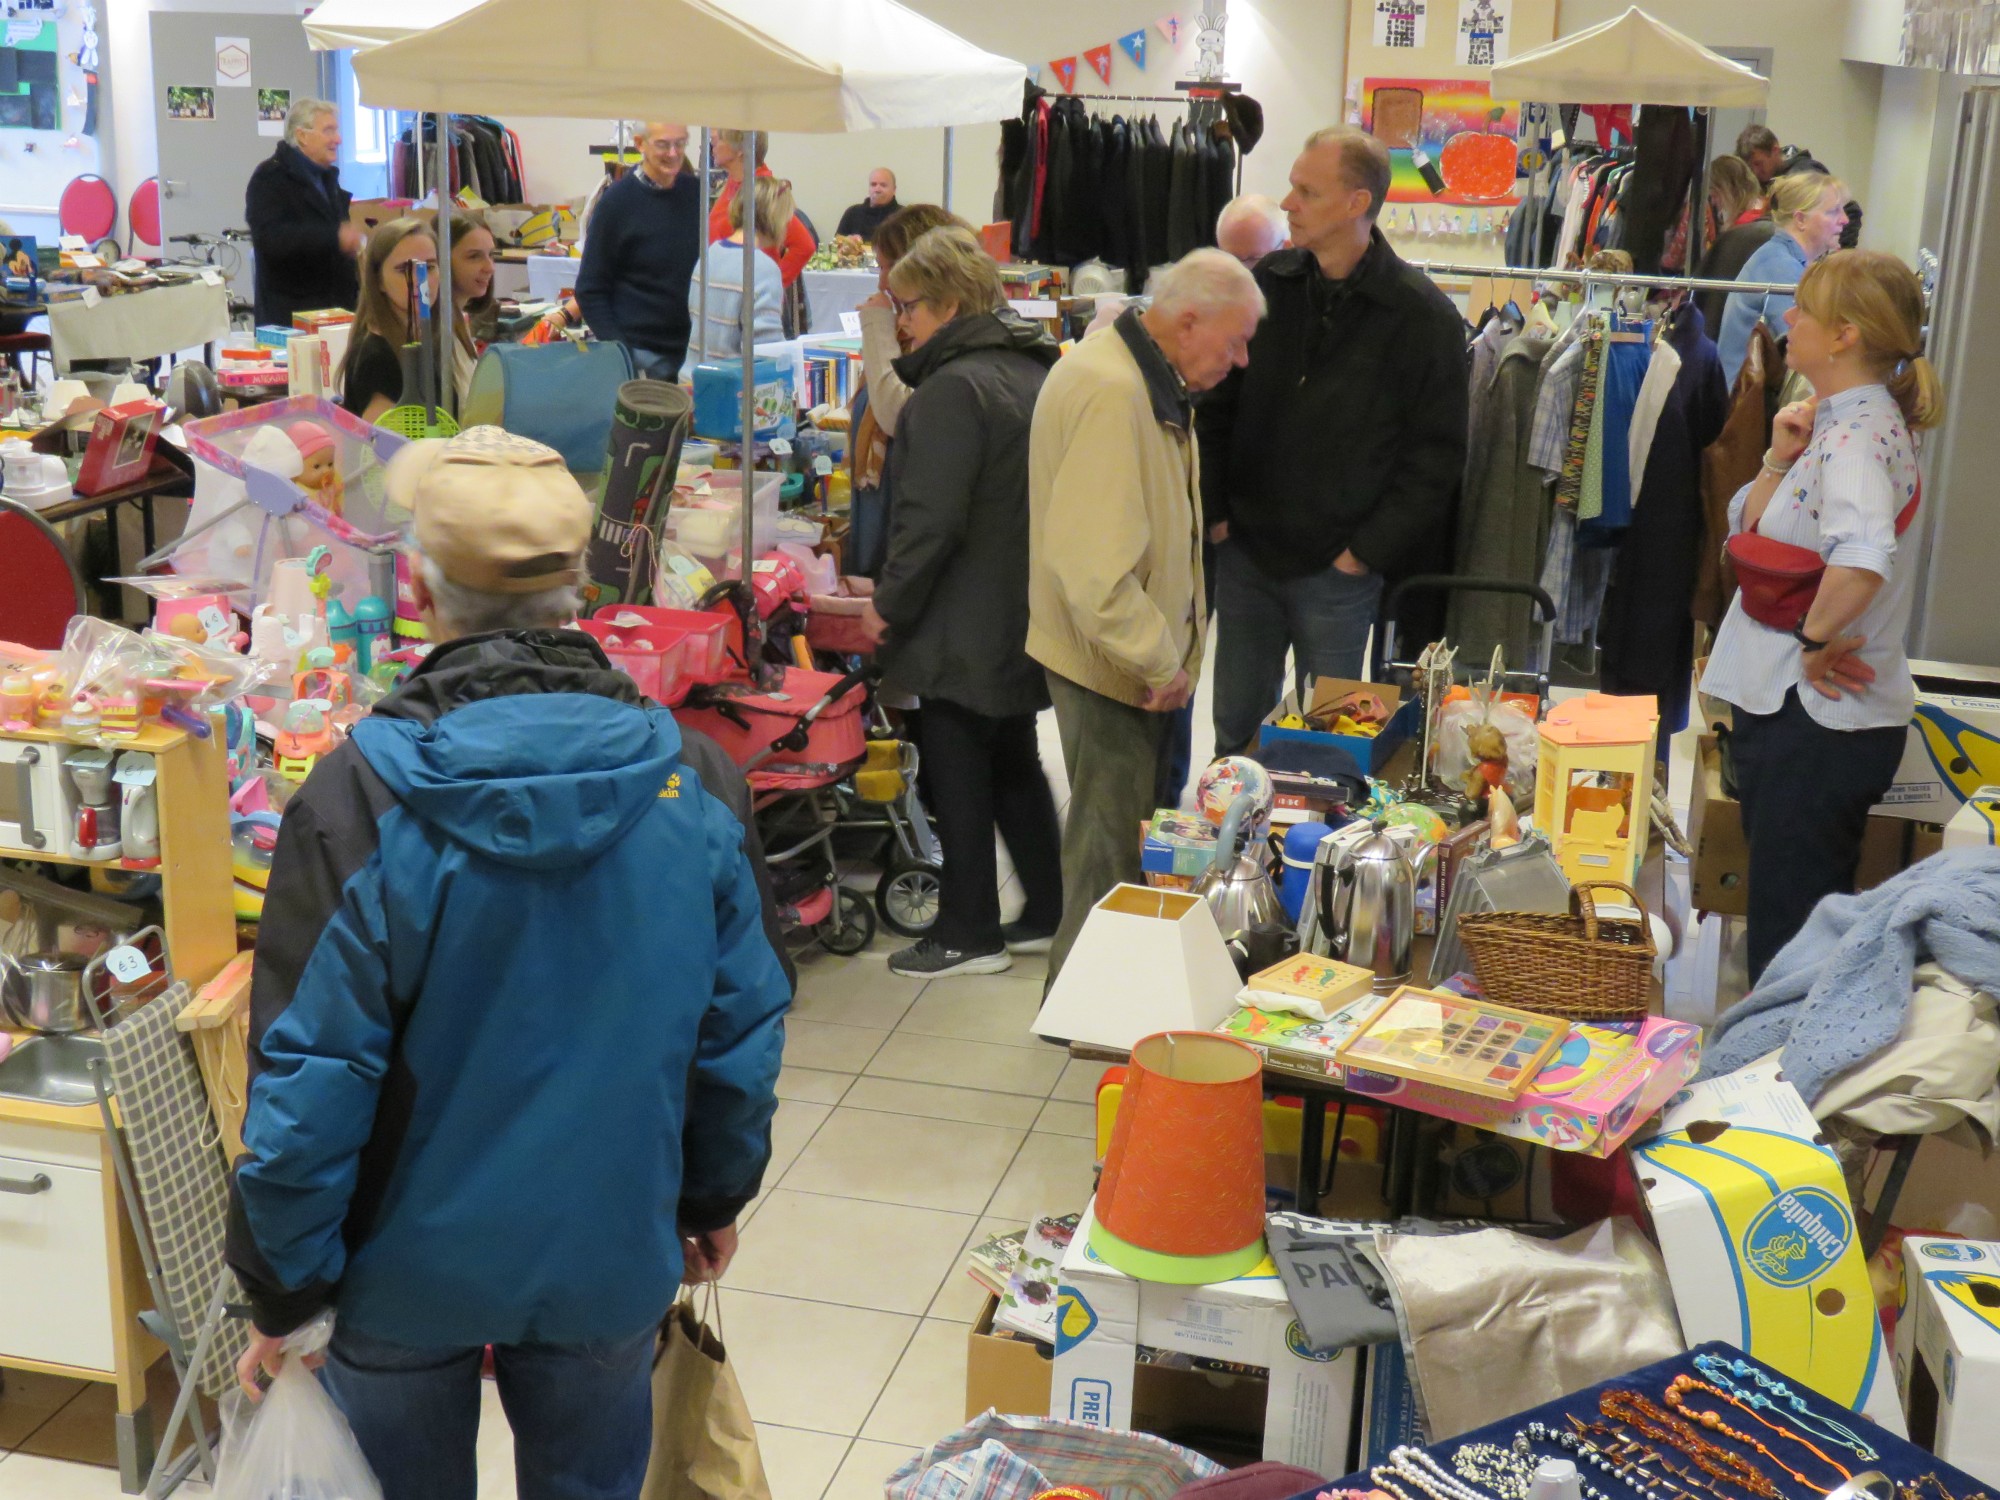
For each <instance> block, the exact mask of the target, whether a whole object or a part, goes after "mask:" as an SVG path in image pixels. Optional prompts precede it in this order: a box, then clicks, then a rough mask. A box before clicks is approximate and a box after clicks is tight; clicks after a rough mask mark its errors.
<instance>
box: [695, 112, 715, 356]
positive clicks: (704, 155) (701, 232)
mask: <svg viewBox="0 0 2000 1500" xmlns="http://www.w3.org/2000/svg"><path fill="white" fill-rule="evenodd" d="M694 163H695V174H696V175H697V176H699V177H700V178H701V224H700V226H699V227H698V228H697V229H696V231H695V243H696V244H698V245H699V246H700V247H701V249H700V251H699V252H698V253H699V255H700V259H699V260H698V261H696V263H695V265H696V271H697V274H698V275H699V276H700V277H701V309H700V311H701V320H700V321H699V322H698V323H696V324H695V335H694V339H695V344H694V351H695V352H694V358H695V363H696V364H700V365H705V364H707V363H708V216H709V213H710V211H711V210H710V206H709V185H708V127H707V126H706V125H704V126H702V127H701V151H700V153H699V154H698V155H697V156H696V157H695V159H694Z"/></svg>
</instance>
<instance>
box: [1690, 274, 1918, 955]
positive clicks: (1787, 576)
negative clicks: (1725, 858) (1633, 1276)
mask: <svg viewBox="0 0 2000 1500" xmlns="http://www.w3.org/2000/svg"><path fill="white" fill-rule="evenodd" d="M1785 322H1786V325H1787V328H1788V330H1789V333H1788V342H1787V345H1786V350H1785V362H1786V363H1787V364H1788V365H1790V366H1791V368H1792V369H1793V370H1795V371H1797V372H1798V373H1799V374H1801V375H1803V376H1804V377H1805V378H1806V379H1807V380H1808V381H1809V382H1810V383H1811V385H1812V388H1813V396H1812V399H1811V400H1808V401H1800V402H1795V403H1793V404H1792V405H1790V406H1788V407H1786V408H1785V409H1784V410H1783V411H1781V412H1779V413H1778V416H1777V420H1776V421H1775V423H1774V424H1773V427H1772V437H1771V448H1770V451H1769V452H1767V453H1766V454H1765V455H1764V468H1763V471H1762V472H1761V473H1760V474H1758V476H1757V478H1756V479H1755V480H1753V481H1752V482H1751V483H1749V484H1747V485H1745V486H1744V487H1743V489H1742V490H1740V491H1739V492H1738V493H1737V495H1736V498H1735V499H1734V500H1732V501H1731V502H1730V505H1729V523H1730V531H1731V533H1732V534H1731V536H1730V540H1729V555H1730V558H1731V560H1732V561H1733V562H1734V563H1735V565H1736V572H1737V578H1738V582H1739V585H1740V588H1739V591H1738V593H1737V596H1736V598H1735V599H1734V600H1733V601H1731V603H1730V606H1729V614H1728V616H1727V617H1726V618H1725V619H1724V620H1723V622H1722V629H1721V631H1720V632H1719V633H1718V634H1717V636H1716V641H1715V650H1714V653H1713V654H1712V655H1711V656H1710V658H1709V664H1708V671H1707V673H1706V674H1705V675H1704V676H1703V678H1702V683H1701V686H1702V691H1703V692H1705V693H1707V694H1709V695H1710V696H1711V697H1714V698H1720V699H1722V700H1724V701H1726V702H1728V703H1731V704H1733V705H1734V706H1735V710H1736V712H1735V727H1734V731H1733V737H1732V744H1733V746H1734V754H1735V763H1736V775H1737V781H1738V784H1739V786H1740V788H1741V792H1742V802H1743V827H1744V832H1745V834H1746V836H1747V838H1748V840H1749V844H1750V892H1749V907H1750V911H1749V919H1750V931H1749V950H1750V952H1749V957H1750V978H1751V982H1752V984H1753V985H1754V984H1755V982H1756V980H1757V978H1758V976H1760V975H1761V974H1762V973H1763V972H1764V969H1765V967H1766V965H1768V964H1769V963H1770V961H1771V959H1772V958H1773V957H1774V956H1775V955H1776V954H1777V952H1778V950H1779V949H1780V948H1782V947H1784V945H1785V944H1786V943H1787V942H1789V941H1790V940H1791V939H1792V937H1793V935H1794V934H1796V933H1797V932H1798V930H1799V929H1800V928H1801V927H1802V926H1804V925H1805V920H1806V918H1807V917H1808V916H1810V915H1811V914H1812V909H1813V908H1814V907H1815V906H1816V905H1818V904H1819V901H1820V899H1821V898H1822V897H1825V896H1830V895H1833V894H1834V893H1836V892H1842V891H1851V890H1853V889H1854V869H1855V865H1856V863H1857V861H1858V860H1859V858H1860V854H1861V835H1862V830H1863V828H1864V826H1865V825H1866V823H1867V818H1868V810H1869V809H1870V808H1871V807H1873V806H1874V805H1875V804H1876V803H1877V802H1879V801H1880V800H1881V799H1882V796H1883V794H1884V793H1885V792H1887V791H1888V789H1889V785H1890V783H1891V782H1893V781H1894V780H1895V776H1896V767H1897V765H1898V764H1899V763H1900V761H1901V760H1902V755H1903V744H1904V740H1905V738H1906V736H1907V733H1908V727H1909V722H1910V716H1911V714H1912V712H1913V711H1914V710H1915V706H1916V688H1915V685H1914V683H1912V681H1911V679H1910V663H1909V658H1908V657H1907V656H1906V655H1905V653H1904V649H1903V640H1904V636H1905V635H1906V634H1907V631H1908V627H1909V622H1910V606H1911V603H1912V601H1913V597H1914V593H1915V586H1916V569H1917V552H1918V548H1917V545H1916V541H1917V538H1916V534H1915V533H1912V532H1911V530H1910V527H1911V526H1912V524H1913V523H1914V522H1915V521H1916V519H1917V514H1918V509H1919V505H1920V503H1921V500H1922V483H1921V480H1920V478H1919V476H1918V472H1917V451H1916V443H1915V440H1914V438H1913V437H1912V434H1913V433H1915V432H1920V431H1923V430H1924V429H1926V428H1930V427H1935V426H1936V425H1937V424H1938V423H1939V422H1940V421H1941V420H1943V417H1944V389H1943V387H1942V386H1941V385H1940V383H1939V381H1938V377H1937V372H1936V371H1935V370H1934V369H1933V368H1932V367H1931V363H1930V361H1929V360H1927V359H1926V358H1925V357H1924V299H1923V291H1922V289H1921V287H1920V286H1919V285H1918V283H1917V278H1916V275H1915V274H1914V273H1913V272H1912V271H1911V270H1910V268H1909V267H1908V266H1906V265H1904V264H1903V263H1902V262H1901V261H1899V260H1897V259H1896V258H1895V257H1894V256H1892V255H1884V254H1882V253H1881V252H1880V251H1875V250H1837V251H1835V252H1834V253H1833V254H1831V255H1829V256H1827V257H1826V258H1825V259H1824V260H1821V261H1819V262H1817V263H1816V264H1814V265H1812V266H1809V267H1808V268H1807V269H1806V272H1805V274H1804V276H1803V277H1801V278H1800V281H1799V286H1798V296H1797V301H1796V303H1795V304H1794V305H1793V306H1792V308H1791V309H1790V310H1789V311H1788V312H1787V313H1786V314H1785Z"/></svg>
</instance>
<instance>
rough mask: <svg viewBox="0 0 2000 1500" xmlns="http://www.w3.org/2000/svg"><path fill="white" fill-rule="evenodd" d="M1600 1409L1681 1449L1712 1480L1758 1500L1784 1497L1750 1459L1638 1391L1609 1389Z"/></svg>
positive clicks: (1780, 1499) (1617, 1419) (1647, 1434)
mask: <svg viewBox="0 0 2000 1500" xmlns="http://www.w3.org/2000/svg"><path fill="white" fill-rule="evenodd" d="M1597 1409H1598V1410H1599V1411H1601V1412H1603V1413H1604V1415H1605V1416H1606V1417H1608V1418H1611V1419H1612V1420H1614V1421H1621V1422H1625V1423H1628V1424H1630V1425H1631V1426H1632V1427H1634V1428H1636V1429H1637V1430H1638V1431H1640V1432H1642V1433H1644V1434H1645V1435H1646V1436H1647V1437H1649V1438H1652V1439H1653V1440H1654V1441H1655V1442H1661V1443H1668V1444H1671V1445H1672V1446H1673V1447H1676V1448H1678V1449H1680V1450H1681V1452H1683V1453H1685V1454H1686V1455H1687V1456H1688V1458H1689V1459H1690V1460H1692V1461H1693V1463H1694V1466H1695V1467H1696V1468H1697V1469H1700V1470H1701V1471H1702V1473H1704V1474H1706V1475H1708V1476H1709V1477H1710V1478H1712V1479H1719V1480H1726V1481H1727V1482H1729V1483H1730V1484H1733V1485H1735V1486H1736V1487H1737V1488H1738V1489H1741V1490H1744V1491H1746V1492H1748V1493H1749V1494H1751V1495H1754V1496H1756V1497H1757V1500H1783V1495H1782V1492H1781V1491H1780V1490H1779V1489H1778V1486H1777V1485H1776V1484H1774V1483H1773V1482H1772V1481H1771V1479H1770V1477H1769V1476H1768V1475H1766V1474H1765V1473H1764V1472H1763V1471H1762V1470H1761V1469H1759V1468H1758V1467H1757V1466H1756V1465H1755V1464H1753V1463H1751V1462H1750V1460H1749V1459H1747V1458H1745V1457H1743V1455H1742V1454H1740V1453H1731V1452H1730V1451H1729V1450H1728V1449H1727V1448H1721V1447H1718V1446H1717V1445H1716V1444H1714V1443H1712V1442H1710V1441H1708V1439H1706V1438H1704V1437H1703V1436H1702V1435H1701V1434H1700V1433H1699V1432H1697V1431H1696V1430H1695V1428H1694V1426H1693V1424H1692V1423H1689V1422H1687V1421H1685V1420H1684V1419H1682V1418H1680V1417H1677V1416H1675V1415H1674V1414H1673V1413H1672V1412H1670V1411H1668V1410H1666V1409H1665V1408H1664V1407H1662V1406H1660V1405H1659V1404H1658V1403H1656V1402H1654V1401H1650V1400H1648V1399H1647V1398H1646V1397H1644V1396H1642V1395H1640V1394H1639V1393H1638V1392H1637V1391H1606V1392H1605V1393H1604V1394H1603V1395H1602V1396H1600V1397H1599V1398H1598V1401H1597Z"/></svg>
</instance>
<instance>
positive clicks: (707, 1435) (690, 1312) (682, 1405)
mask: <svg viewBox="0 0 2000 1500" xmlns="http://www.w3.org/2000/svg"><path fill="white" fill-rule="evenodd" d="M639 1496H640V1500H771V1482H770V1481H769V1480H768V1479H766V1478H765V1477H764V1460H763V1458H762V1457H761V1456H760V1455H759V1454H758V1452H757V1429H756V1427H755V1426H754V1425H752V1423H751V1421H750V1408H749V1406H748V1405H747V1404H746V1403H745V1402H744V1400H743V1389H742V1387H741V1386H739V1385H738V1384H737V1383H736V1371H735V1370H733V1369H732V1368H730V1364H729V1351H728V1350H727V1349H726V1348H724V1347H723V1343H722V1318H721V1304H720V1299H718V1298H717V1297H716V1295H715V1286H714V1283H712V1282H711V1283H709V1286H708V1299H707V1303H706V1306H705V1307H704V1309H703V1311H702V1312H701V1313H700V1314H697V1313H696V1311H695V1306H694V1297H693V1294H692V1293H690V1294H688V1295H687V1296H684V1297H682V1298H681V1300H680V1301H678V1302H676V1303H675V1304H674V1305H673V1307H672V1308H671V1309H670V1310H669V1311H668V1313H667V1316H666V1320H665V1321H664V1322H663V1323H662V1324H661V1325H660V1342H659V1347H658V1349H657V1351H656V1352H655V1354H654V1356H653V1456H652V1459H651V1461H650V1462H649V1463H648V1464H647V1465H646V1482H645V1484H644V1485H643V1486H642V1487H641V1489H640V1491H639Z"/></svg>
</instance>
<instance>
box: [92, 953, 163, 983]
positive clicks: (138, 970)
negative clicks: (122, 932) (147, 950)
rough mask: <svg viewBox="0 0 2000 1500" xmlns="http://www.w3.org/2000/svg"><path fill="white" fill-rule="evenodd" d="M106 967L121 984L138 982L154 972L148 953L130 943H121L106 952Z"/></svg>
mask: <svg viewBox="0 0 2000 1500" xmlns="http://www.w3.org/2000/svg"><path fill="white" fill-rule="evenodd" d="M104 967H105V970H106V971H107V972H108V973H109V974H110V975H111V977H112V978H113V979H115V980H117V981H118V982H119V983H120V984H137V983H138V982H139V981H140V980H142V979H144V978H145V977H146V976H147V975H148V974H150V973H152V972H153V966H152V964H150V963H149V962H147V960H146V955H145V954H143V953H141V952H140V951H139V950H138V949H137V948H134V947H132V946H131V945H130V944H120V945H119V946H118V947H116V948H113V949H112V950H111V951H110V952H109V953H107V954H105V955H104Z"/></svg>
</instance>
